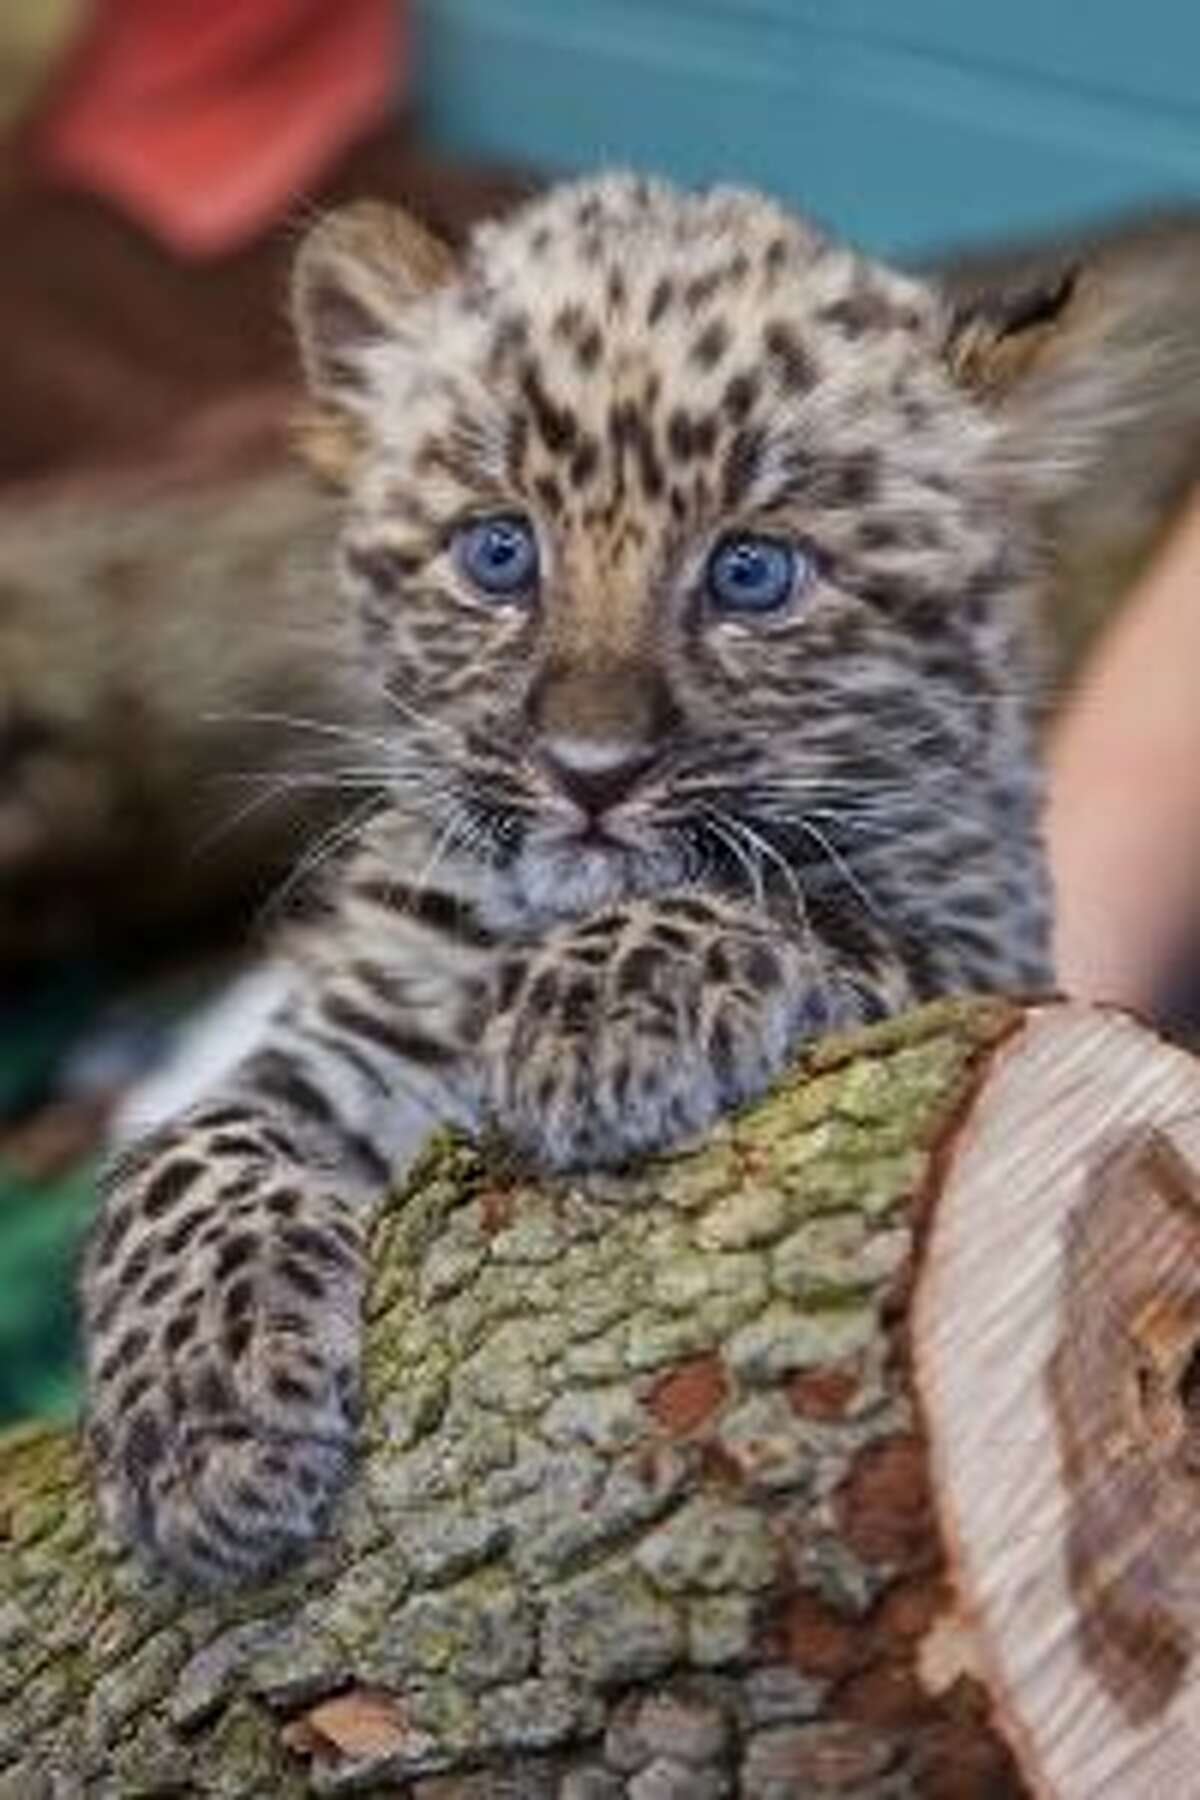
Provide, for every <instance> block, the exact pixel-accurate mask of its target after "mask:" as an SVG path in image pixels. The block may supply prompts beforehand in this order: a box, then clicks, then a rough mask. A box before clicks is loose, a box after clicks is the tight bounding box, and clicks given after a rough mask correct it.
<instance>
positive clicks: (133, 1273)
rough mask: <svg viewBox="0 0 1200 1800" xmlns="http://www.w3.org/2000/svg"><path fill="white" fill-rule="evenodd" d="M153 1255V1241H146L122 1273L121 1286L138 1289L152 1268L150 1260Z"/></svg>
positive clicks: (140, 1245) (135, 1252) (138, 1248)
mask: <svg viewBox="0 0 1200 1800" xmlns="http://www.w3.org/2000/svg"><path fill="white" fill-rule="evenodd" d="M153 1255H154V1243H153V1240H151V1239H146V1240H144V1241H143V1242H142V1243H140V1244H139V1245H138V1247H137V1249H136V1250H135V1251H134V1252H133V1254H132V1255H131V1256H130V1258H129V1260H128V1261H127V1262H126V1264H125V1266H124V1268H123V1269H122V1270H121V1272H120V1276H119V1280H120V1282H121V1285H122V1286H123V1287H125V1288H131V1287H136V1286H137V1284H138V1282H139V1281H140V1280H141V1279H142V1276H143V1275H144V1274H145V1273H146V1271H147V1269H148V1268H149V1267H150V1259H151V1257H152V1256H153Z"/></svg>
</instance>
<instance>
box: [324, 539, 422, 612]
mask: <svg viewBox="0 0 1200 1800" xmlns="http://www.w3.org/2000/svg"><path fill="white" fill-rule="evenodd" d="M424 561H425V558H424V557H423V556H419V555H417V554H415V553H414V552H412V551H402V550H396V549H394V548H393V547H392V546H391V545H387V544H370V545H367V544H347V545H346V546H345V548H344V549H343V551H342V563H343V566H344V568H345V570H346V573H347V574H348V575H349V576H350V577H351V579H352V580H354V581H357V582H358V583H360V585H361V586H363V587H365V588H367V589H369V590H370V592H371V593H372V594H374V595H375V596H376V598H377V599H381V600H383V599H387V598H388V597H389V596H390V595H392V594H395V593H397V592H398V590H399V589H400V588H401V587H403V585H404V583H405V581H407V580H411V579H412V577H413V576H414V575H417V574H419V573H420V570H421V567H422V565H423V563H424Z"/></svg>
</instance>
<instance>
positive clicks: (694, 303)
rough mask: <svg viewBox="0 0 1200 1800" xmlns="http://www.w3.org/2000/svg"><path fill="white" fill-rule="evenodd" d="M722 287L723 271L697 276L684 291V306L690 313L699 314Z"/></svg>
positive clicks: (714, 270)
mask: <svg viewBox="0 0 1200 1800" xmlns="http://www.w3.org/2000/svg"><path fill="white" fill-rule="evenodd" d="M720 286H721V271H720V270H719V269H709V270H708V271H707V273H706V274H704V275H695V276H693V277H692V279H691V281H689V282H688V283H687V285H686V286H685V287H684V290H683V304H684V305H685V306H686V307H687V308H688V310H689V312H698V311H699V309H700V308H701V307H702V306H707V304H708V302H709V301H710V300H711V299H712V297H713V295H714V294H715V293H717V291H718V290H719V288H720Z"/></svg>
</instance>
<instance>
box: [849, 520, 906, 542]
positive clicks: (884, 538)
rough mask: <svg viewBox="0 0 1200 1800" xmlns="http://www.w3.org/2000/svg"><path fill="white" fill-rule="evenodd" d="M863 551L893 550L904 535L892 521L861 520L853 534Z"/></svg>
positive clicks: (902, 539)
mask: <svg viewBox="0 0 1200 1800" xmlns="http://www.w3.org/2000/svg"><path fill="white" fill-rule="evenodd" d="M855 536H856V537H857V539H858V542H859V545H860V546H861V548H862V549H864V550H894V549H895V548H896V546H897V545H898V544H901V543H903V541H904V535H903V533H902V532H901V531H900V529H899V527H898V526H897V525H896V523H895V521H894V520H892V519H863V520H862V521H861V523H860V524H859V527H858V530H857V532H856V533H855Z"/></svg>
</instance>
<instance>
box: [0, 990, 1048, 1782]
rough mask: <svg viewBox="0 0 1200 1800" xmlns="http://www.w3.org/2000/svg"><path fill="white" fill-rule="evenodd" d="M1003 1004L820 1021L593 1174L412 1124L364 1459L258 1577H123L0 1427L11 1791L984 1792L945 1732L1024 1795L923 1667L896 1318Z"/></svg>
mask: <svg viewBox="0 0 1200 1800" xmlns="http://www.w3.org/2000/svg"><path fill="white" fill-rule="evenodd" d="M1020 1016H1021V1015H1020V1013H1019V1011H1018V1010H1017V1009H1016V1008H1014V1007H1012V1006H1009V1005H1007V1004H1006V1003H1003V1002H994V1001H981V1002H965V1003H955V1004H940V1005H937V1006H934V1007H930V1008H927V1009H924V1010H923V1011H920V1012H917V1013H913V1014H911V1015H908V1016H906V1017H905V1018H903V1019H900V1020H897V1021H893V1022H891V1023H890V1024H888V1025H885V1026H882V1027H879V1028H877V1029H875V1030H874V1031H871V1032H868V1033H864V1034H861V1035H860V1036H858V1037H856V1038H854V1039H847V1040H841V1041H831V1042H830V1043H827V1044H823V1045H821V1046H819V1047H817V1048H816V1049H814V1050H813V1051H812V1052H810V1053H809V1055H808V1056H807V1057H806V1058H805V1059H804V1061H803V1062H802V1064H801V1066H800V1067H799V1069H798V1070H797V1072H796V1074H795V1075H794V1077H792V1078H791V1079H789V1080H788V1081H787V1082H786V1083H784V1084H783V1085H782V1086H781V1087H780V1088H779V1089H778V1090H777V1091H776V1092H775V1093H774V1094H773V1095H771V1096H770V1097H769V1098H768V1099H766V1100H765V1101H763V1102H761V1103H760V1104H759V1105H758V1106H756V1107H754V1108H751V1109H749V1110H748V1111H747V1112H746V1113H744V1114H743V1115H741V1116H740V1117H738V1118H737V1119H735V1120H732V1121H729V1122H727V1123H726V1124H725V1125H723V1126H722V1127H721V1128H720V1129H718V1130H717V1131H716V1132H714V1133H713V1134H712V1135H711V1137H710V1138H709V1139H708V1140H707V1141H706V1142H705V1143H704V1144H702V1145H700V1146H698V1147H696V1148H695V1149H693V1150H689V1151H687V1152H685V1153H682V1154H679V1155H677V1156H674V1157H671V1158H667V1159H663V1160H660V1161H658V1162H652V1163H647V1164H646V1165H645V1166H644V1167H641V1168H639V1169H637V1170H635V1171H632V1172H630V1173H629V1174H623V1175H621V1176H606V1177H603V1178H600V1177H596V1178H589V1179H587V1180H583V1181H576V1182H555V1183H549V1184H544V1185H542V1184H538V1183H536V1182H534V1181H533V1180H531V1179H529V1178H527V1177H523V1176H521V1175H520V1174H519V1173H515V1172H514V1171H513V1170H512V1169H511V1168H508V1167H506V1166H505V1164H504V1162H503V1160H502V1159H494V1158H489V1157H488V1156H487V1155H481V1154H479V1153H477V1152H476V1151H474V1150H473V1149H471V1148H469V1147H467V1146H466V1145H464V1144H462V1143H460V1142H456V1141H454V1140H451V1139H449V1138H446V1139H442V1140H439V1142H438V1143H437V1144H436V1145H435V1146H434V1148H433V1150H432V1151H431V1153H430V1154H429V1156H428V1157H427V1158H426V1159H425V1160H424V1162H423V1164H422V1166H421V1168H420V1169H419V1170H418V1171H417V1173H416V1174H415V1176H414V1177H413V1179H412V1181H411V1182H410V1183H409V1184H408V1186H407V1187H406V1189H405V1191H404V1192H403V1193H402V1194H400V1195H398V1196H397V1197H396V1199H395V1201H394V1203H393V1204H391V1205H390V1206H389V1207H388V1209H387V1210H386V1212H385V1213H384V1215H383V1216H382V1218H381V1220H380V1222H379V1226H378V1229H377V1232H376V1238H375V1243H374V1264H375V1276H374V1281H373V1285H372V1289H371V1294H370V1299H369V1304H368V1325H369V1330H368V1354H367V1392H368V1408H367V1424H366V1429H365V1438H364V1445H363V1457H362V1462H361V1465H360V1468H359V1471H358V1474H357V1477H356V1479H355V1480H354V1481H353V1482H352V1484H351V1485H350V1487H349V1488H348V1490H347V1492H346V1494H345V1495H344V1497H343V1499H342V1501H341V1503H340V1505H339V1507H338V1509H337V1512H336V1516H335V1518H334V1519H333V1521H332V1524H331V1529H330V1533H329V1536H328V1538H327V1539H326V1541H324V1542H323V1543H322V1544H321V1545H320V1546H319V1547H318V1548H317V1549H316V1550H315V1551H314V1553H313V1554H312V1555H311V1556H310V1557H309V1558H308V1559H307V1560H306V1561H305V1562H304V1563H302V1564H301V1565H300V1566H299V1567H297V1568H296V1569H295V1570H294V1571H292V1572H291V1573H290V1574H289V1575H287V1576H286V1577H283V1578H281V1579H279V1580H277V1581H274V1582H272V1583H270V1584H267V1585H265V1586H261V1587H259V1588H257V1589H254V1590H250V1591H247V1592H244V1593H240V1594H233V1595H226V1596H221V1597H213V1596H194V1595H193V1596H189V1595H187V1594H185V1593H182V1592H181V1591H179V1590H178V1589H176V1588H174V1587H172V1586H171V1585H170V1584H169V1583H167V1582H165V1581H163V1580H161V1579H154V1578H151V1577H149V1576H147V1575H146V1574H145V1573H144V1572H143V1571H141V1570H140V1569H139V1568H138V1567H137V1566H136V1565H135V1564H134V1563H133V1562H132V1561H131V1559H129V1558H128V1557H127V1556H124V1555H122V1554H120V1553H118V1552H116V1551H115V1550H114V1549H113V1548H112V1547H111V1546H110V1545H108V1544H107V1543H105V1542H104V1541H103V1539H102V1537H101V1536H100V1533H99V1530H98V1528H97V1525H96V1523H95V1520H94V1516H93V1513H92V1508H91V1503H90V1500H89V1498H88V1494H87V1488H86V1482H85V1478H84V1471H83V1469H82V1466H81V1461H80V1457H79V1455H78V1452H77V1450H76V1448H75V1446H74V1444H73V1443H72V1441H71V1439H70V1437H69V1436H68V1435H66V1434H62V1433H59V1432H52V1431H40V1430H29V1431H25V1432H23V1433H18V1434H13V1435H10V1436H9V1437H8V1438H7V1439H5V1440H2V1441H0V1532H2V1533H3V1536H4V1538H5V1539H6V1542H5V1544H4V1555H3V1560H2V1563H0V1800H40V1797H41V1796H45V1797H46V1800H61V1797H62V1796H67V1795H74V1794H80V1795H88V1796H108V1795H112V1796H117V1795H120V1796H122V1797H127V1796H136V1795H143V1794H144V1795H150V1794H158V1793H161V1794H167V1793H170V1794H174V1795H180V1794H189V1795H191V1794H194V1795H225V1794H229V1795H234V1794H237V1795H249V1794H256V1795H257V1794H263V1795H266V1794H271V1795H273V1796H274V1795H279V1796H284V1797H285V1800H286V1797H288V1796H291V1795H300V1794H306V1793H339V1792H355V1793H370V1792H373V1791H374V1792H378V1793H381V1794H382V1793H383V1792H387V1793H391V1794H395V1793H403V1792H405V1791H410V1790H411V1791H412V1792H413V1793H414V1794H415V1795H416V1796H417V1797H418V1800H455V1797H460V1800H466V1797H467V1796H476V1797H480V1800H481V1797H482V1796H483V1795H485V1794H486V1795H489V1796H490V1795H502V1794H504V1793H506V1792H510V1793H512V1794H514V1795H516V1794H521V1795H526V1794H528V1795H531V1796H537V1795H541V1794H546V1795H552V1794H553V1795H561V1796H562V1797H563V1800H591V1797H595V1800H603V1797H605V1796H610V1795H611V1796H618V1795H628V1796H629V1797H630V1800H651V1797H652V1796H658V1795H671V1794H679V1795H682V1796H695V1800H704V1797H705V1796H706V1795H710V1794H711V1795H713V1796H717V1797H719V1796H720V1795H723V1794H733V1793H734V1792H740V1793H743V1794H748V1795H761V1796H764V1797H766V1800H770V1797H771V1796H773V1795H780V1796H783V1795H794V1794H796V1793H799V1792H812V1793H815V1794H819V1793H820V1792H823V1791H835V1790H836V1791H837V1792H839V1793H842V1794H847V1795H852V1794H856V1793H860V1794H864V1795H865V1794H872V1795H894V1796H896V1797H897V1800H898V1797H900V1796H903V1795H909V1794H917V1793H936V1792H945V1793H947V1794H949V1793H955V1794H962V1795H965V1794H969V1793H972V1792H975V1791H976V1789H975V1788H974V1787H972V1786H969V1785H968V1786H963V1785H961V1783H960V1785H959V1786H957V1787H954V1786H946V1785H945V1782H946V1781H947V1780H950V1779H951V1774H950V1771H952V1770H953V1769H954V1768H957V1767H958V1766H959V1765H963V1757H964V1756H966V1757H967V1764H966V1765H963V1766H968V1765H969V1767H971V1768H975V1769H976V1770H977V1772H978V1779H979V1781H980V1782H982V1781H983V1780H984V1778H985V1777H986V1779H987V1780H988V1781H991V1782H992V1784H993V1785H992V1787H991V1788H989V1789H988V1790H987V1791H988V1792H995V1793H1004V1792H1014V1793H1015V1792H1019V1791H1021V1790H1020V1788H1019V1785H1018V1784H1017V1782H1016V1777H1015V1775H1014V1774H1013V1772H1012V1770H1011V1765H1010V1764H1009V1762H1008V1760H1007V1753H1006V1752H1005V1751H1004V1750H1003V1749H1002V1747H1001V1746H1000V1745H999V1743H998V1742H997V1740H995V1738H994V1737H993V1736H992V1735H991V1733H990V1730H989V1728H988V1727H987V1725H986V1723H984V1722H983V1721H982V1719H981V1717H980V1706H979V1697H978V1695H977V1694H976V1693H975V1692H974V1691H972V1689H971V1687H970V1684H969V1683H966V1682H960V1683H958V1684H955V1686H954V1687H953V1688H952V1689H951V1690H950V1691H949V1692H948V1693H947V1694H944V1695H940V1696H931V1695H930V1694H928V1693H926V1692H925V1691H924V1690H923V1689H922V1688H921V1686H920V1683H919V1682H918V1680H917V1677H916V1672H915V1660H916V1648H915V1646H916V1642H917V1639H918V1638H919V1636H920V1635H921V1632H922V1631H923V1630H924V1629H925V1628H926V1627H927V1626H928V1624H929V1623H930V1621H931V1619H932V1618H933V1616H934V1614H935V1613H936V1611H937V1609H938V1606H939V1605H940V1603H941V1599H942V1597H943V1595H942V1569H941V1554H942V1553H941V1550H940V1548H939V1545H938V1541H937V1536H936V1531H935V1530H934V1528H933V1525H932V1522H931V1519H930V1516H929V1513H928V1506H927V1498H928V1497H927V1494H926V1493H925V1491H924V1488H923V1486H922V1482H923V1479H924V1477H923V1472H922V1458H921V1454H920V1421H919V1419H918V1418H917V1417H916V1414H915V1411H914V1407H913V1403H912V1399H911V1395H910V1392H909V1388H908V1377H907V1371H906V1362H905V1355H904V1348H903V1334H902V1330H901V1326H902V1320H903V1306H904V1298H905V1294H906V1291H907V1283H908V1279H909V1275H910V1262H911V1254H912V1233H913V1224H912V1221H913V1216H914V1215H913V1207H912V1204H911V1203H912V1201H913V1199H914V1196H916V1195H918V1194H919V1193H920V1192H921V1190H922V1187H923V1184H924V1183H925V1181H926V1179H927V1176H928V1173H929V1169H930V1165H931V1158H932V1157H933V1156H934V1154H935V1151H936V1147H937V1144H938V1142H939V1140H940V1138H941V1136H942V1135H943V1133H944V1132H945V1130H946V1129H947V1126H948V1123H949V1121H950V1120H951V1119H952V1118H953V1117H954V1115H955V1113H956V1111H957V1110H958V1109H959V1108H961V1106H962V1105H963V1103H964V1100H965V1097H966V1096H967V1094H968V1093H969V1091H970V1088H971V1085H972V1083H973V1082H974V1080H975V1079H976V1076H977V1071H978V1066H979V1062H980V1059H981V1057H984V1056H986V1054H987V1053H988V1051H989V1050H990V1048H991V1047H992V1046H994V1045H995V1044H996V1043H998V1042H999V1041H1000V1040H1001V1039H1002V1038H1003V1037H1004V1036H1005V1035H1006V1034H1007V1033H1008V1032H1010V1031H1011V1030H1012V1029H1014V1028H1015V1026H1016V1025H1017V1023H1018V1022H1019V1019H1020ZM972 1758H974V1761H973V1762H972V1761H971V1759H972ZM953 1779H954V1780H958V1779H959V1777H958V1776H957V1775H954V1776H953ZM964 1779H965V1778H964ZM972 1779H974V1777H972ZM939 1781H941V1782H942V1783H943V1785H942V1786H941V1787H939V1785H938V1783H939ZM481 1784H482V1785H481ZM739 1784H740V1785H739ZM997 1784H998V1785H997ZM979 1791H980V1792H982V1791H983V1788H982V1786H981V1787H980V1788H979Z"/></svg>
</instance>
